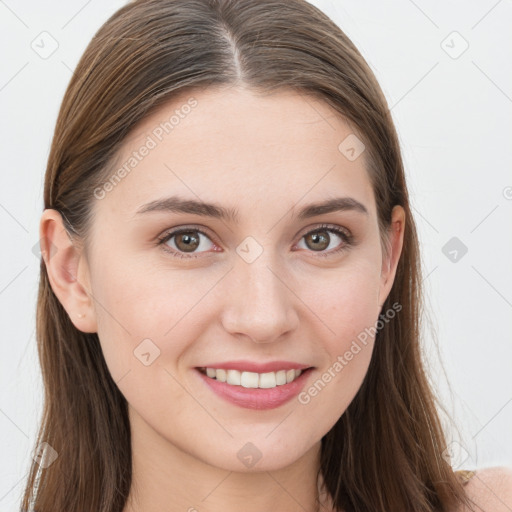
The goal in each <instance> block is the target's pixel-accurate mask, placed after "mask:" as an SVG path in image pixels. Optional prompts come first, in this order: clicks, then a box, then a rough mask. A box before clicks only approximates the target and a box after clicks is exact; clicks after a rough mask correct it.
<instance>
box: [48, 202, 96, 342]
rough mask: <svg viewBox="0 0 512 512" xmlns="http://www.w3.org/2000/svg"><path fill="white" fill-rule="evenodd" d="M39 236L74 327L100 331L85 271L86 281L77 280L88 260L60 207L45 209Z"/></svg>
mask: <svg viewBox="0 0 512 512" xmlns="http://www.w3.org/2000/svg"><path fill="white" fill-rule="evenodd" d="M39 237H40V244H41V254H42V256H43V259H44V262H45V266H46V271H47V273H48V279H49V281H50V285H51V287H52V290H53V292H54V293H55V295H56V296H57V298H58V299H59V302H60V303H61V304H62V306H63V307H64V309H65V310H66V311H67V313H68V315H69V318H70V319H71V321H72V322H73V324H74V326H75V327H76V328H77V329H78V330H80V331H82V332H97V328H96V315H95V311H94V307H93V303H92V295H91V293H90V292H89V290H90V285H89V282H88V279H87V275H88V274H87V272H85V279H84V282H81V280H80V279H78V276H79V275H82V274H83V273H84V272H80V271H81V270H82V268H81V266H82V265H85V266H87V265H86V261H85V259H84V258H83V257H81V253H80V251H79V250H78V249H77V247H76V246H75V245H74V244H73V241H72V240H71V238H70V236H69V234H68V233H67V231H66V229H65V227H64V223H63V221H62V216H61V214H60V213H59V212H58V211H57V210H53V209H46V210H44V212H43V214H42V216H41V221H40V226H39Z"/></svg>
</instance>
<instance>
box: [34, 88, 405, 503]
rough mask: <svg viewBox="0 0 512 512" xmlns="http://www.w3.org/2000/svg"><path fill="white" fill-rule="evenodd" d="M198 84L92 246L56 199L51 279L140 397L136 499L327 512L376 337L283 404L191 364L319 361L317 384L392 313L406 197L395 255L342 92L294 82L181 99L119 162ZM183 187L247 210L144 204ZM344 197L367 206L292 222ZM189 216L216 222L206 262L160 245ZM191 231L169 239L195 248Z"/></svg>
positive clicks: (129, 390)
mask: <svg viewBox="0 0 512 512" xmlns="http://www.w3.org/2000/svg"><path fill="white" fill-rule="evenodd" d="M191 96H193V97H194V98H195V99H196V100H197V102H198V104H197V106H196V107H195V108H194V109H193V110H192V111H191V112H190V113H189V114H188V115H187V116H185V117H184V119H180V122H179V124H178V125H177V126H176V127H175V128H174V130H173V131H172V133H171V134H169V135H167V136H166V137H165V138H164V139H163V140H162V141H161V142H160V143H159V144H158V145H157V147H155V148H154V149H152V150H151V151H150V152H149V154H148V155H147V156H146V157H145V158H144V159H143V160H142V161H140V162H139V163H138V165H137V166H136V167H135V168H134V169H133V170H132V171H131V172H130V173H129V174H128V175H127V176H126V177H125V178H124V179H122V180H121V182H119V183H118V184H117V185H116V186H115V187H114V188H113V190H111V191H110V192H108V193H107V194H106V195H105V197H104V198H103V199H101V200H98V199H96V200H93V201H94V204H93V209H94V222H93V226H92V233H91V234H92V238H91V239H92V244H91V247H89V252H88V254H87V255H86V254H85V253H84V252H83V251H80V250H79V249H78V248H77V247H75V246H73V244H72V243H71V242H70V239H69V237H68V236H67V234H66V233H65V231H64V228H63V224H62V219H61V217H60V215H59V213H58V212H56V211H54V210H45V211H44V213H43V215H42V218H41V225H40V235H41V238H42V239H43V240H47V241H51V243H52V244H54V245H55V246H56V247H57V248H58V250H57V252H56V253H55V255H53V256H52V258H50V259H49V260H48V258H47V257H46V256H47V253H45V252H44V253H43V255H44V257H45V261H46V264H47V268H48V274H49V278H50V282H51V286H52V288H53V290H54V291H55V293H56V295H57V297H58V298H59V300H60V301H61V303H62V304H63V306H64V307H65V309H66V311H67V312H68V314H69V316H70V318H71V320H72V321H73V323H74V325H75V326H76V328H77V329H79V330H81V331H84V332H97V333H98V336H99V339H100V342H101V347H102V350H103V354H104V357H105V360H106V363H107V365H108V368H109V370H110V372H111V374H112V377H113V379H114V380H115V381H116V383H117V384H118V386H119V389H120V390H121V392H122V393H123V395H124V396H125V397H126V399H127V401H128V403H129V413H130V423H131V429H132V447H133V485H134V487H133V488H132V493H131V495H130V500H129V503H128V504H127V506H126V508H125V511H124V512H139V511H145V512H156V511H158V512H161V511H162V510H166V511H187V510H189V511H192V510H194V509H195V510H201V511H209V512H218V511H222V512H230V511H235V510H236V511H239V510H242V509H243V510H245V511H247V512H256V511H261V510H286V511H290V512H292V511H299V510H300V511H304V510H307V511H311V512H313V511H315V510H316V507H315V497H316V495H317V487H316V486H317V482H316V472H317V470H318V468H319V455H320V442H321V438H322V436H324V435H325V434H326V433H327V432H328V431H329V430H330V429H331V428H332V426H333V425H334V424H335V423H336V421H337V420H338V419H339V417H340V416H341V415H342V414H343V412H344V411H345V410H346V408H347V406H348V405H349V404H350V402H351V401H352V399H353V398H354V396H355V394H356V392H357V390H358V389H359V387H360V385H361V383H362V381H363V379H364V377H365V375H366V372H367V369H368V365H369V361H370V358H371V354H372V350H373V341H374V339H373V338H372V337H371V336H369V338H368V340H367V341H368V342H367V344H366V346H364V345H362V350H360V352H358V353H357V355H355V356H354V357H353V359H352V360H350V361H349V362H348V363H347V364H346V366H345V367H344V368H343V370H342V371H341V372H339V373H337V374H336V377H335V378H333V379H332V380H331V381H330V382H329V383H328V384H327V385H326V386H325V387H324V388H323V389H322V390H321V391H320V393H319V394H318V396H316V397H314V398H312V399H311V400H310V401H309V403H307V404H301V403H299V402H298V401H297V399H293V400H291V401H290V402H288V403H286V404H284V405H282V406H280V407H278V408H276V409H272V410H264V411H254V410H250V409H245V408H242V407H238V406H236V405H233V404H231V403H229V402H226V401H224V400H223V399H221V398H220V397H218V396H217V395H215V394H213V393H212V392H211V391H210V390H209V388H208V387H207V386H205V385H204V383H203V382H202V380H201V379H200V378H199V377H198V375H197V372H196V370H194V367H197V366H208V363H209V362H214V361H226V360H236V359H249V360H255V361H261V362H263V361H269V360H276V359H283V360H290V361H296V362H299V363H304V364H308V365H309V366H314V367H315V369H314V370H313V372H312V373H311V375H310V376H309V380H308V382H307V383H306V384H305V389H307V388H309V387H310V386H311V385H312V384H313V383H314V382H315V381H317V379H319V378H320V377H321V376H322V374H324V373H325V372H327V371H328V369H329V368H332V366H333V364H334V362H335V361H336V360H337V358H338V356H340V355H343V354H345V352H346V351H347V350H349V348H350V346H351V344H352V342H353V341H354V340H355V339H356V338H357V336H358V334H359V333H361V332H363V331H364V330H365V329H366V328H369V327H371V326H374V325H375V323H376V321H377V320H378V318H379V313H381V306H382V304H383V302H384V301H385V299H386V297H387V296H388V294H389V291H390V289H391V286H392V284H393V280H394V278H395V272H396V267H397V264H398V260H399V257H400V253H401V250H402V244H403V235H404V223H405V214H404V210H403V209H402V208H401V207H400V206H396V207H395V208H394V210H393V215H392V224H391V226H392V230H391V231H390V235H389V236H390V248H391V251H390V253H389V254H388V255H387V256H385V254H384V252H383V251H382V247H381V244H380V238H379V229H378V224H377V213H376V204H375V197H374V194H373V190H372V187H371V184H370V180H369V176H368V174H367V171H366V169H365V158H364V157H365V154H364V153H363V154H362V155H361V156H360V157H359V158H357V159H356V160H354V161H350V160H348V159H347V158H346V157H345V156H344V155H343V154H342V153H341V152H340V151H339V150H338V146H339V144H340V143H341V141H343V140H344V139H345V137H347V136H348V135H349V134H351V133H354V131H353V129H352V128H350V126H349V125H348V124H347V123H346V122H345V121H344V120H343V119H342V118H341V117H340V116H339V114H338V113H336V112H335V111H333V110H332V109H331V108H330V107H329V106H328V105H326V104H324V103H322V102H320V101H318V100H315V99H312V98H310V97H306V96H304V95H299V94H297V93H295V92H291V91H286V92H284V91H280V92H278V93H275V94H272V95H266V96H258V95H255V93H254V92H251V91H249V90H247V89H241V88H229V89H225V90H206V91H205V90H203V91H199V92H197V93H194V94H193V95H192V94H191V93H190V92H188V93H187V94H182V95H181V96H180V97H177V98H174V99H173V101H172V102H169V103H168V104H166V105H164V106H163V107H161V108H160V109H159V110H158V111H157V112H155V113H153V114H152V116H151V117H149V118H147V119H146V120H144V122H143V123H142V124H141V125H140V126H138V127H137V128H136V130H135V131H134V132H133V133H132V134H131V135H130V137H129V138H128V139H126V140H125V142H124V145H123V147H122V152H121V157H120V160H119V161H120V162H125V161H126V159H127V158H128V157H129V155H130V154H131V153H132V152H133V151H134V150H137V149H138V148H140V146H141V144H142V143H143V142H144V140H145V139H146V137H147V136H148V135H149V134H151V133H152V131H153V130H154V128H155V127H156V126H158V125H159V123H160V122H162V121H164V120H167V119H169V117H170V116H171V115H172V114H173V112H174V111H175V109H176V108H179V107H180V106H181V105H183V104H185V103H186V101H187V99H189V98H190V97H191ZM164 164H165V165H164ZM170 195H180V196H184V197H187V198H190V199H196V200H197V199H200V200H203V201H208V202H216V203H218V204H220V205H222V206H224V207H233V208H236V209H237V210H238V214H239V216H240V222H239V223H238V224H236V223H233V222H230V221H221V220H219V219H213V218H208V217H200V216H197V215H191V214H183V213H169V212H152V213H147V214H144V215H136V211H137V209H138V208H139V207H141V206H142V205H143V204H146V203H148V202H150V201H153V200H156V199H160V198H164V197H167V196H170ZM334 196H348V197H352V198H354V199H356V200H358V201H359V202H361V203H363V204H364V205H365V206H366V208H367V210H368V215H364V214H361V213H358V212H354V211H344V212H334V213H328V214H322V215H320V216H318V217H314V218H310V219H305V220H298V219H297V218H296V217H294V214H295V213H296V212H297V211H298V210H299V209H300V208H302V207H303V206H304V205H305V204H309V203H312V202H317V201H321V200H325V199H327V198H330V197H334ZM323 223H328V224H332V225H335V226H339V227H341V228H345V229H347V230H349V231H350V232H351V233H352V235H353V236H354V239H355V241H356V244H355V245H353V246H350V247H349V248H347V249H346V250H343V251H341V252H339V253H336V254H335V253H334V252H333V251H334V250H335V249H337V248H338V247H339V246H341V245H343V244H344V243H345V242H344V241H343V240H342V239H341V238H339V237H338V235H336V234H335V233H332V232H329V231H328V232H327V233H326V232H325V230H322V229H320V226H321V225H322V224H323ZM190 225H193V226H196V227H201V228H203V229H204V230H205V231H206V232H207V233H208V236H205V235H201V234H200V233H196V236H199V237H200V240H201V246H200V247H199V248H197V249H196V252H195V254H198V255H199V257H198V258H195V259H188V260H187V259H186V258H176V257H173V256H172V255H171V254H170V253H168V252H166V251H165V250H164V248H163V247H164V246H163V245H160V246H159V245H157V242H158V241H157V237H159V236H160V235H163V234H165V233H166V232H168V231H170V230H171V228H177V227H187V226H190ZM315 230H316V231H315ZM311 232H313V234H315V233H319V232H322V233H324V234H325V236H328V238H329V239H330V241H329V245H328V247H327V248H324V249H320V250H318V249H317V250H315V247H318V242H317V245H315V241H314V240H311V237H305V235H307V234H308V233H311ZM248 236H250V237H253V238H254V239H255V240H256V241H257V242H258V243H259V245H260V246H261V248H262V253H261V255H260V256H259V257H258V258H257V259H255V260H254V261H253V262H252V263H247V262H246V261H245V260H244V259H242V258H241V257H240V256H239V255H238V254H237V252H236V248H237V247H238V246H239V245H240V244H241V243H242V241H244V240H245V238H246V237H248ZM177 238H178V237H174V238H173V239H171V240H169V241H167V243H166V246H167V248H168V249H169V250H171V251H172V249H174V250H175V251H176V252H179V250H178V248H177V247H180V248H182V252H183V246H184V244H181V245H178V241H177ZM308 238H309V241H308ZM216 248H217V249H218V250H215V249H216ZM322 252H323V253H329V252H330V253H331V254H330V256H328V257H322V256H321V255H320V254H321V253H322ZM185 254H187V253H185ZM382 313H384V311H382ZM79 315H83V317H81V318H80V317H79ZM397 315H399V313H397ZM391 321H393V320H391ZM147 338H149V339H151V340H152V342H153V343H154V344H155V345H156V346H158V348H159V350H160V355H159V357H158V358H156V359H155V360H154V362H152V364H150V365H149V366H146V365H144V364H142V363H141V361H140V360H139V359H138V358H137V357H135V356H134V350H135V349H136V348H137V347H138V346H139V344H140V343H141V341H142V340H144V339H147ZM248 442H250V443H252V444H253V445H255V446H256V447H257V449H258V450H259V452H260V453H261V459H260V460H259V461H258V462H257V464H256V465H254V466H253V467H250V468H249V467H246V466H244V465H243V464H242V463H241V462H240V460H239V458H238V457H237V453H238V452H239V450H240V449H241V448H242V447H243V446H244V445H245V444H246V443H248Z"/></svg>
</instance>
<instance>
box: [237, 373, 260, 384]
mask: <svg viewBox="0 0 512 512" xmlns="http://www.w3.org/2000/svg"><path fill="white" fill-rule="evenodd" d="M258 379H259V376H258V374H257V373H254V372H242V375H241V377H240V384H241V385H242V386H243V387H244V388H257V387H258V384H259V380H258Z"/></svg>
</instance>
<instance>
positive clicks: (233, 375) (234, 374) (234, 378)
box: [226, 370, 240, 386]
mask: <svg viewBox="0 0 512 512" xmlns="http://www.w3.org/2000/svg"><path fill="white" fill-rule="evenodd" d="M226 382H227V383H228V384H233V385H234V386H240V372H239V371H238V370H228V378H227V380H226Z"/></svg>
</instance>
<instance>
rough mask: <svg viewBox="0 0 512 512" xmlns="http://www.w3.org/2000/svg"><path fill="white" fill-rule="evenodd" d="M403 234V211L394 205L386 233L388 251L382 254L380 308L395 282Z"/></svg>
mask: <svg viewBox="0 0 512 512" xmlns="http://www.w3.org/2000/svg"><path fill="white" fill-rule="evenodd" d="M404 232H405V210H404V209H403V208H402V207H401V206H400V205H396V206H395V207H394V208H393V211H392V213H391V225H390V229H389V232H388V235H387V236H388V251H387V253H385V252H384V251H383V254H382V267H381V282H380V288H379V297H378V303H379V307H380V308H382V306H383V304H384V302H385V301H386V299H387V297H388V295H389V292H390V291H391V288H392V286H393V282H394V280H395V275H396V269H397V267H398V262H399V260H400V255H401V253H402V247H403V241H404Z"/></svg>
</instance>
